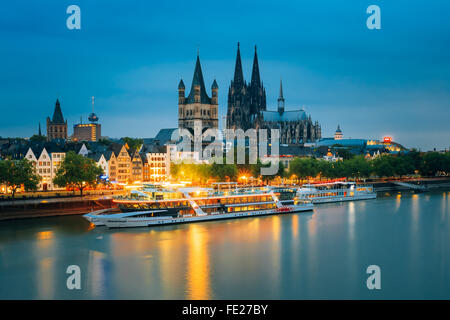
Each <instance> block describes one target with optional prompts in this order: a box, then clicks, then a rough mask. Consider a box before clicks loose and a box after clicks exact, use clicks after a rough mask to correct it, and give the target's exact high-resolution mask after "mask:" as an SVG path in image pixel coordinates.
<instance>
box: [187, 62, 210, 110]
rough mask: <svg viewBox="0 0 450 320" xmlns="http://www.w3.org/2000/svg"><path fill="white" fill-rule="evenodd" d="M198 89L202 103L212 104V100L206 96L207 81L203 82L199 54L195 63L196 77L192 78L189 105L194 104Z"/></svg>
mask: <svg viewBox="0 0 450 320" xmlns="http://www.w3.org/2000/svg"><path fill="white" fill-rule="evenodd" d="M196 88H198V92H197V94H200V103H204V104H209V103H211V101H210V100H211V99H210V98H209V97H208V95H207V94H206V89H205V81H204V80H203V73H202V66H201V65H200V56H199V55H198V54H197V61H196V63H195V70H194V76H193V78H192V85H191V92H190V93H189V96H188V103H193V102H194V101H195V95H196Z"/></svg>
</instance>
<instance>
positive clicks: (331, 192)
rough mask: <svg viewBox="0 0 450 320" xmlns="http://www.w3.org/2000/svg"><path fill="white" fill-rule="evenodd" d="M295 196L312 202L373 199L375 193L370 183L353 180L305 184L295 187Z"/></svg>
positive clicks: (375, 195)
mask: <svg viewBox="0 0 450 320" xmlns="http://www.w3.org/2000/svg"><path fill="white" fill-rule="evenodd" d="M297 197H298V198H299V199H301V200H310V201H311V202H312V203H328V202H341V201H351V200H367V199H375V198H376V197H377V193H376V192H375V191H374V190H373V186H372V185H358V184H356V183H355V182H343V181H338V182H328V183H315V184H305V185H303V186H302V187H301V188H298V189H297Z"/></svg>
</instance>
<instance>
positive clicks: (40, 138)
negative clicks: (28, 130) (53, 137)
mask: <svg viewBox="0 0 450 320" xmlns="http://www.w3.org/2000/svg"><path fill="white" fill-rule="evenodd" d="M30 141H32V142H45V141H47V137H45V136H40V135H38V134H35V135H33V136H31V137H30Z"/></svg>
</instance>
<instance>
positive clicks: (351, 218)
mask: <svg viewBox="0 0 450 320" xmlns="http://www.w3.org/2000/svg"><path fill="white" fill-rule="evenodd" d="M348 237H349V239H350V240H351V241H353V240H354V238H355V203H354V202H353V201H350V202H349V203H348Z"/></svg>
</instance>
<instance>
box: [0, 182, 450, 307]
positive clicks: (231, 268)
mask: <svg viewBox="0 0 450 320" xmlns="http://www.w3.org/2000/svg"><path fill="white" fill-rule="evenodd" d="M449 215H450V192H448V191H434V192H429V193H422V194H411V193H403V194H394V195H390V196H384V195H381V196H379V198H378V199H376V200H367V201H355V202H347V203H334V204H322V205H316V207H315V209H314V213H298V214H286V215H277V216H269V217H255V218H245V219H237V220H224V221H212V222H204V223H194V224H187V225H175V226H162V227H154V228H138V229H116V230H108V229H106V228H104V227H99V228H93V227H92V225H90V223H89V222H87V221H85V220H84V218H82V217H81V216H65V217H54V218H39V219H29V220H17V221H3V222H0V299H450V219H449ZM69 265H77V266H79V267H80V270H81V289H80V290H69V289H68V288H67V285H66V281H67V278H68V277H69V274H67V273H66V269H67V267H68V266H69ZM369 265H377V266H379V267H380V275H381V277H380V280H381V289H380V290H369V289H368V288H367V285H366V280H367V278H368V277H369V274H367V273H366V271H367V270H366V269H367V267H368V266H369Z"/></svg>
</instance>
